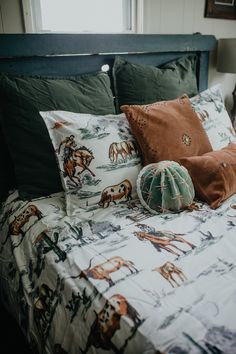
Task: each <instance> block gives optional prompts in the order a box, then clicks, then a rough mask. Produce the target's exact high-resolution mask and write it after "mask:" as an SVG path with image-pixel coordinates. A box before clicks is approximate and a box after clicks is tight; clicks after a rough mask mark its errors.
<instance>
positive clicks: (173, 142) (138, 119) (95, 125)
mask: <svg viewBox="0 0 236 354" xmlns="http://www.w3.org/2000/svg"><path fill="white" fill-rule="evenodd" d="M196 61H197V58H196V56H195V55H186V56H184V57H182V58H177V59H175V60H173V61H172V62H169V63H168V64H166V65H164V66H163V67H159V68H157V67H154V66H151V65H143V64H138V63H131V62H129V61H127V60H125V59H124V58H123V57H119V56H117V57H116V58H115V62H114V66H113V72H112V74H113V84H114V91H115V96H116V103H117V104H118V106H117V107H115V103H114V97H113V92H112V90H111V82H110V78H109V75H108V74H106V73H103V72H98V73H92V74H87V75H80V76H73V77H60V78H56V77H37V76H34V77H29V76H11V75H1V76H0V108H1V111H0V145H1V148H0V151H1V153H2V157H1V158H2V161H4V162H3V165H4V166H5V168H4V169H2V170H1V172H0V182H1V187H2V185H4V186H5V187H3V188H1V193H0V198H1V199H3V198H4V197H5V193H4V192H5V191H6V190H8V189H9V188H11V187H13V186H14V185H15V180H14V179H15V178H16V183H17V188H18V190H19V194H20V197H21V198H22V199H32V198H36V197H40V196H46V195H49V194H52V193H55V192H57V191H60V190H62V188H63V189H64V190H65V192H66V193H67V200H70V198H72V196H73V195H74V196H75V195H76V196H77V197H76V198H77V205H78V206H79V207H88V206H91V205H95V204H96V205H100V206H102V207H107V206H109V205H111V204H115V203H116V202H117V201H116V200H117V199H120V200H121V201H125V202H127V201H129V200H131V198H133V197H135V194H136V183H135V180H136V179H137V176H138V173H139V172H140V169H141V167H142V165H141V160H140V156H141V157H142V163H143V164H144V165H148V164H150V163H157V162H159V161H163V160H167V161H170V160H171V161H175V162H178V163H182V164H183V165H186V166H187V165H188V169H189V173H190V175H191V177H192V179H193V182H194V185H195V188H196V194H197V196H198V197H201V198H202V199H203V200H205V201H207V202H208V203H209V204H210V205H211V206H212V207H216V206H219V205H220V204H221V203H222V201H223V200H225V199H226V198H227V197H228V195H229V194H230V193H231V194H232V193H234V187H232V188H231V189H230V188H225V193H224V195H223V197H221V199H220V201H218V199H217V202H215V200H216V199H214V198H213V199H212V198H211V197H209V198H207V197H206V196H205V197H204V193H203V192H202V190H203V189H201V188H200V187H199V185H198V182H199V181H200V180H201V179H200V178H198V177H196V175H195V173H194V171H195V169H194V167H193V166H194V164H199V161H200V160H199V158H198V159H197V158H196V157H201V158H203V159H209V158H210V159H212V158H213V157H214V159H217V156H218V154H219V156H220V157H219V158H221V159H222V158H223V157H222V156H223V155H224V156H225V154H227V158H226V157H225V159H224V161H223V160H222V161H223V162H224V164H229V166H231V167H232V166H233V165H232V164H233V162H232V161H233V158H234V155H233V154H234V152H232V151H234V145H230V146H229V147H227V145H228V144H229V143H231V144H236V134H235V131H234V129H233V127H232V124H231V121H230V118H229V116H228V114H227V111H226V109H225V106H224V101H223V97H222V93H221V88H220V85H216V86H214V87H212V88H210V89H208V90H206V91H204V92H202V93H200V94H197V82H196V66H197V65H196ZM170 88H171V89H170ZM120 111H122V112H123V113H124V114H122V115H115V113H117V112H120ZM39 112H41V115H40V113H39ZM43 112H44V113H43ZM45 112H48V113H45ZM73 112H74V113H73ZM73 114H74V115H73ZM42 117H43V119H42ZM55 117H56V118H55ZM126 119H127V120H126ZM43 120H44V121H43ZM105 120H106V124H107V126H106V129H105V128H104V132H103V133H101V134H100V129H101V127H104V121H105ZM115 120H116V122H115ZM79 121H80V123H78V122H79ZM44 122H45V123H46V126H45V124H44ZM52 122H54V125H52ZM90 124H92V128H91V129H92V131H93V132H95V131H96V134H95V135H94V136H91V135H90V132H89V131H87V130H86V129H87V126H90ZM129 127H130V128H131V131H130V130H129ZM124 132H125V134H124ZM19 137H20V139H19ZM50 138H51V140H52V143H53V144H52V143H51V141H50ZM110 139H112V141H110ZM5 140H6V142H5ZM87 140H88V141H87ZM95 142H96V144H95V145H96V146H98V149H97V148H95V147H94V146H95V145H94V143H95ZM101 142H103V143H101ZM100 143H101V144H100ZM58 144H59V145H58ZM60 144H61V145H60ZM70 144H71V145H70ZM6 145H7V146H6ZM62 147H63V148H62ZM83 147H84V148H85V149H84V151H83V154H85V155H86V151H87V154H88V155H89V154H90V156H89V157H88V156H87V157H88V159H91V161H89V164H88V165H87V164H86V166H83V171H82V172H81V170H79V168H77V167H76V174H75V175H76V177H75V178H74V176H70V175H69V172H68V171H65V166H64V164H65V161H66V159H67V157H68V156H67V153H69V152H70V153H72V152H73V153H75V150H76V148H78V149H80V148H83ZM70 148H71V150H70ZM223 148H226V150H227V149H229V150H230V159H228V150H227V152H225V151H224V152H223V155H222V149H223ZM58 149H59V150H60V149H61V151H62V152H61V153H59V154H58ZM104 149H105V150H104ZM96 150H97V151H100V153H99V157H98V156H97V157H96V158H95V157H94V151H96ZM216 150H217V151H219V153H218V152H216ZM97 151H96V152H97ZM9 152H10V154H9ZM55 152H56V154H55ZM138 154H139V156H138ZM55 155H56V158H55ZM80 158H81V156H76V158H75V160H76V159H77V160H79V159H80ZM11 159H12V160H13V163H12V162H11V161H12V160H11ZM70 159H71V157H69V160H70ZM73 160H74V157H73ZM228 160H229V161H228ZM204 161H205V160H204ZM207 161H208V160H207ZM222 161H221V162H222ZM70 162H71V161H70ZM223 162H222V163H223ZM218 163H220V162H219V161H218ZM13 164H14V171H15V176H14V173H13V168H12V165H13ZM90 164H91V167H93V169H95V171H96V173H95V172H93V169H90V167H89V166H90ZM58 165H59V167H60V171H61V178H60V177H59V173H58ZM200 165H201V163H200ZM202 165H204V164H202ZM207 166H208V167H207V169H206V170H204V171H205V172H204V174H206V171H208V170H209V171H208V172H209V174H210V173H211V169H212V168H213V167H212V166H213V165H211V164H209V163H207ZM220 166H223V165H222V164H221V165H220ZM227 166H228V165H227ZM80 167H81V166H80ZM218 167H219V166H218ZM214 168H215V167H214ZM115 170H117V173H116V174H114V176H115V177H117V178H118V176H119V177H120V178H118V179H117V180H116V178H112V180H111V182H109V179H107V178H103V176H108V174H107V172H108V171H109V177H112V172H111V171H115ZM122 171H123V172H125V173H123V172H122ZM101 172H102V173H103V174H101ZM118 172H119V173H118ZM120 172H122V173H120ZM66 173H67V175H66ZM130 173H131V174H130ZM232 173H233V168H232V169H229V173H228V174H230V175H232ZM80 174H81V175H80ZM129 174H130V176H131V177H130V176H129ZM82 175H83V176H82ZM94 175H95V176H96V177H95V176H94ZM220 175H221V176H224V178H227V177H225V175H224V174H220ZM221 178H222V179H223V177H221ZM196 179H197V180H198V182H196ZM76 181H77V182H78V185H76V183H75V182H76ZM81 181H82V184H83V186H82V188H81ZM127 181H128V182H127ZM199 183H200V182H199ZM202 183H203V182H202ZM204 183H205V182H204ZM85 185H86V190H85V189H84V186H85ZM230 185H231V184H230ZM88 186H89V188H87V187H88ZM95 186H98V187H99V188H97V187H96V188H95ZM114 187H115V188H114ZM107 188H108V189H109V188H110V189H112V190H116V188H118V190H119V193H120V198H118V197H117V196H114V195H112V193H110V192H111V190H110V192H109V191H108V189H107ZM204 188H205V187H204ZM220 188H223V187H222V186H221V187H220ZM95 189H96V190H97V192H96V193H97V194H96V193H95ZM205 189H206V188H205ZM121 190H122V192H121ZM200 190H201V191H200ZM94 193H95V194H96V195H95V194H94ZM104 193H105V194H106V196H107V195H108V199H107V198H106V197H105V198H104ZM209 193H210V192H209V191H208V192H207V194H209ZM114 194H115V193H114ZM121 194H122V196H121ZM78 196H79V199H78ZM73 203H74V202H73ZM73 203H70V202H68V205H71V204H73ZM73 205H74V206H73V207H72V208H70V207H68V213H69V214H72V213H73V212H74V209H75V205H76V203H75V204H73Z"/></svg>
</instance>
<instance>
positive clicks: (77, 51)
mask: <svg viewBox="0 0 236 354" xmlns="http://www.w3.org/2000/svg"><path fill="white" fill-rule="evenodd" d="M215 46H216V39H215V37H214V36H210V35H200V34H194V35H155V34H153V35H145V34H142V35H141V34H58V33H57V34H52V33H50V34H49V33H47V34H1V35H0V72H7V73H13V74H27V75H30V74H32V75H42V76H43V75H53V76H63V75H74V74H82V73H87V72H93V71H97V70H100V69H101V66H102V65H104V64H109V65H110V66H112V64H113V61H114V55H115V54H122V55H124V56H125V57H126V58H129V60H131V61H134V62H141V63H145V64H149V65H155V66H157V65H160V64H164V63H166V62H168V61H171V60H173V59H175V58H178V57H180V56H183V55H187V54H190V53H196V54H197V55H198V57H199V69H198V75H197V76H198V87H199V90H203V89H205V88H207V77H208V55H209V51H211V50H213V49H214V48H215ZM128 53H129V54H128Z"/></svg>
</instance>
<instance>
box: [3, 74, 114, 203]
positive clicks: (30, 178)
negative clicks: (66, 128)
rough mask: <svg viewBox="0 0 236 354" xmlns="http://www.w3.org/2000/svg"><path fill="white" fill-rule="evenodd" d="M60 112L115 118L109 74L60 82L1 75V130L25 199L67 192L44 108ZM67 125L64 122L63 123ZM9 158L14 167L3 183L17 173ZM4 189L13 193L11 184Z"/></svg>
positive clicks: (65, 79) (52, 78)
mask: <svg viewBox="0 0 236 354" xmlns="http://www.w3.org/2000/svg"><path fill="white" fill-rule="evenodd" d="M58 109H61V110H70V111H73V112H82V113H93V114H114V113H115V105H114V98H113V93H112V91H111V82H110V78H109V76H108V74H107V73H104V72H97V73H92V74H87V75H80V76H68V77H60V78H58V77H37V76H34V77H33V76H32V77H30V76H13V75H1V76H0V128H1V130H2V131H3V133H4V138H5V140H6V143H7V146H8V149H9V152H10V155H11V158H12V160H13V163H14V168H15V176H16V183H17V186H18V190H19V195H20V197H21V198H22V199H32V198H36V197H40V196H45V195H49V194H52V193H55V192H58V191H61V190H62V185H61V180H60V177H59V174H58V166H57V162H56V159H55V155H54V151H53V148H52V144H51V141H50V138H49V135H48V132H47V129H46V127H45V124H44V122H43V120H42V118H41V116H40V114H39V111H40V110H45V111H47V110H58ZM62 123H63V122H58V124H59V125H60V124H62ZM56 128H57V127H55V129H56ZM0 144H1V145H2V146H1V148H0V151H3V149H4V151H5V150H6V151H8V150H7V147H6V145H4V144H3V140H2V139H1V137H0ZM6 156H7V155H6V154H5V153H4V157H5V160H7V161H6V162H7V163H8V164H3V166H4V167H5V168H4V169H1V172H0V181H1V182H2V181H5V180H6V178H7V177H6V176H5V174H6V175H9V176H11V175H12V172H11V171H12V168H11V162H9V161H10V159H9V158H7V157H6ZM5 160H4V161H5ZM2 163H3V162H2ZM6 168H7V169H6ZM3 170H4V171H3ZM5 171H6V173H5ZM3 173H4V174H3ZM13 183H14V182H13ZM13 183H12V184H13ZM0 188H1V191H2V193H4V191H5V192H6V191H8V189H9V183H7V184H6V183H5V184H4V185H3V184H1V187H0ZM4 194H5V193H4ZM3 197H4V195H3Z"/></svg>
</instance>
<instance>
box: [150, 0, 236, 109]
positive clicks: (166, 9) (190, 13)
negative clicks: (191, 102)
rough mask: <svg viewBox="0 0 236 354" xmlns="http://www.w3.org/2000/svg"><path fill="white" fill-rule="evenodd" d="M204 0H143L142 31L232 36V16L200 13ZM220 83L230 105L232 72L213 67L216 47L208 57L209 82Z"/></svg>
mask: <svg viewBox="0 0 236 354" xmlns="http://www.w3.org/2000/svg"><path fill="white" fill-rule="evenodd" d="M204 9H205V0H143V11H144V23H143V30H144V33H159V34H192V33H195V32H200V33H202V34H213V35H215V36H216V38H217V39H218V38H236V20H222V19H213V18H205V17H204ZM219 82H220V83H221V84H222V90H223V94H224V96H225V103H226V107H227V108H228V109H229V108H230V107H231V105H232V95H231V93H232V91H233V88H234V86H235V83H236V74H222V73H219V72H217V71H216V51H215V52H213V53H212V55H211V58H210V70H209V86H212V85H214V84H216V83H219Z"/></svg>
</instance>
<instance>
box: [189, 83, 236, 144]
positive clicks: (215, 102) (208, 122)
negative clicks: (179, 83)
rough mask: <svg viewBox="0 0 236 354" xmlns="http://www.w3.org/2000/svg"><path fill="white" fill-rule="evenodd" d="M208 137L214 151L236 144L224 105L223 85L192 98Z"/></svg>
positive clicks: (235, 136) (235, 134)
mask: <svg viewBox="0 0 236 354" xmlns="http://www.w3.org/2000/svg"><path fill="white" fill-rule="evenodd" d="M190 101H191V103H192V106H193V109H194V110H195V112H196V113H197V115H198V117H199V119H200V120H201V122H202V125H203V127H204V129H205V131H206V133H207V135H208V138H209V140H210V143H211V145H212V148H213V150H220V149H222V148H223V147H225V146H227V145H228V144H229V143H236V133H235V130H234V128H233V126H232V123H231V120H230V117H229V115H228V113H227V110H226V108H225V105H224V99H223V95H222V90H221V85H220V84H218V85H215V86H213V87H211V88H209V89H207V90H205V91H203V92H201V93H200V94H199V95H197V96H194V97H192V98H190Z"/></svg>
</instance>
